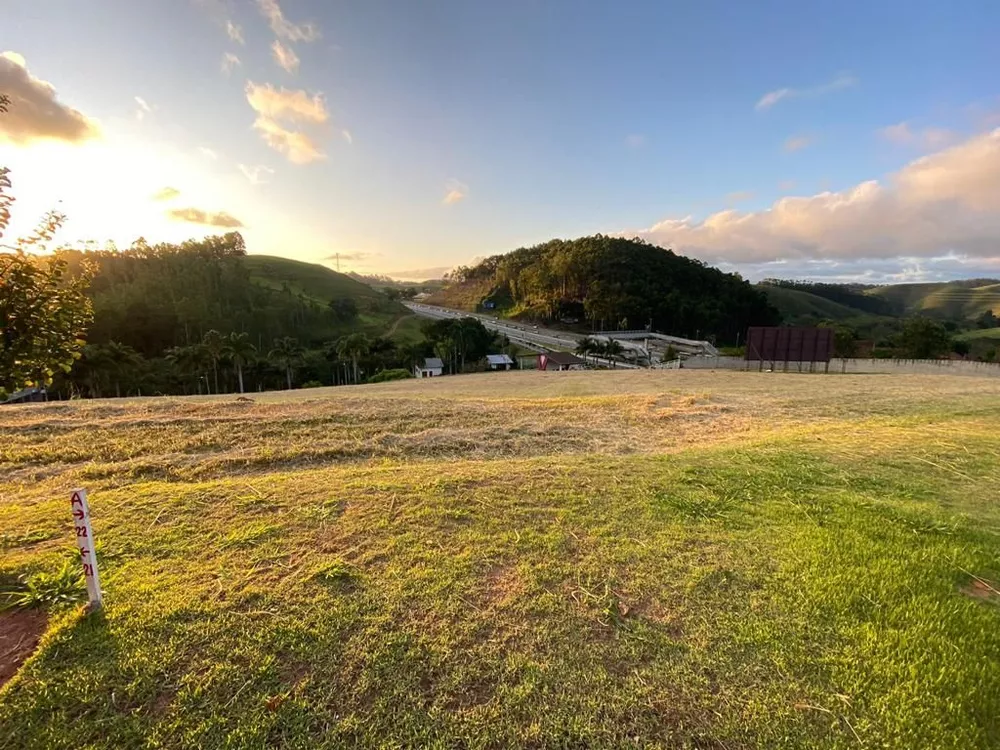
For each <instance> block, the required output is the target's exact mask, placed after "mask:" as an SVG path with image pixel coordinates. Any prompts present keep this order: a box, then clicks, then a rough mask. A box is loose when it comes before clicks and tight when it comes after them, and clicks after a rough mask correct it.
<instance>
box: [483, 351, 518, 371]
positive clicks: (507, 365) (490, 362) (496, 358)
mask: <svg viewBox="0 0 1000 750" xmlns="http://www.w3.org/2000/svg"><path fill="white" fill-rule="evenodd" d="M486 364H487V366H489V368H490V369H491V370H509V369H511V368H512V367H513V366H514V360H512V359H511V358H510V357H508V356H507V355H506V354H487V355H486Z"/></svg>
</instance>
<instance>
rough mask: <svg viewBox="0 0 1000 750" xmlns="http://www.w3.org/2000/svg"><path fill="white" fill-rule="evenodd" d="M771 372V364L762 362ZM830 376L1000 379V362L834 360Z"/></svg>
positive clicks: (670, 365) (718, 363) (706, 362)
mask: <svg viewBox="0 0 1000 750" xmlns="http://www.w3.org/2000/svg"><path fill="white" fill-rule="evenodd" d="M678 362H679V360H674V362H667V363H666V364H665V365H664V368H665V369H676V368H677V367H678V365H677V363H678ZM760 364H761V363H759V362H747V361H746V360H744V359H743V358H742V357H689V358H688V359H685V360H683V362H682V363H681V364H680V367H681V368H682V369H685V370H748V369H749V370H753V371H756V370H757V369H758V367H759V366H760ZM785 365H786V363H784V362H776V363H775V366H774V370H775V371H777V372H782V371H785V370H786V369H787V371H788V372H810V368H812V371H813V372H819V373H822V372H823V371H824V369H825V368H826V364H825V363H824V362H788V363H787V368H786V366H785ZM763 366H764V369H765V370H770V369H771V368H770V363H769V362H764V363H763ZM829 372H831V373H846V374H849V375H850V374H862V373H898V374H910V375H972V376H976V377H990V376H992V377H1000V362H972V361H969V360H962V359H831V360H830V369H829Z"/></svg>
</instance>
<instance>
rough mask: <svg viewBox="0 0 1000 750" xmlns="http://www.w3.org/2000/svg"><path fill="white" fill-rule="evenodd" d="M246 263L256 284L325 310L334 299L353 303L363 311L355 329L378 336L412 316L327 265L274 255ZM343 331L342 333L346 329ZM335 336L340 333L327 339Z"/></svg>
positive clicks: (397, 305)
mask: <svg viewBox="0 0 1000 750" xmlns="http://www.w3.org/2000/svg"><path fill="white" fill-rule="evenodd" d="M243 262H244V264H245V265H246V267H247V270H248V271H249V273H250V280H251V281H252V282H253V283H255V284H259V285H261V286H264V287H268V288H271V289H275V290H280V291H282V292H286V293H289V294H291V295H293V296H295V297H298V298H299V299H307V300H309V301H311V302H313V303H315V304H316V305H319V306H321V307H328V306H329V304H330V302H331V301H332V300H345V299H346V300H351V301H353V302H354V304H355V307H356V308H357V310H358V311H359V312H358V317H357V320H356V321H353V323H354V325H353V326H352V329H353V328H360V329H361V330H363V331H365V332H366V333H370V334H372V335H378V334H380V333H384V332H385V330H386V329H387V328H389V326H390V325H391V324H392V322H393V321H394V320H395V319H396V318H398V317H400V316H403V315H408V314H409V311H408V310H407V309H406V308H405V307H403V306H402V305H401V304H399V303H398V302H396V301H393V300H390V299H389V298H388V297H387V296H386V295H385V294H384V293H383V292H381V291H378V290H376V289H374V288H373V287H371V286H369V285H368V284H365V283H364V282H362V281H359V280H358V279H355V278H352V277H351V276H350V275H348V274H342V273H338V272H337V271H334V270H332V269H330V268H327V267H326V266H321V265H317V264H315V263H303V262H302V261H297V260H290V259H288V258H278V257H275V256H270V255H248V256H246V258H245V260H244V261H243ZM340 330H341V332H342V328H341V329H340ZM335 334H336V331H334V332H333V333H332V334H326V335H325V337H327V338H328V337H329V336H330V335H335ZM323 337H324V334H320V338H323Z"/></svg>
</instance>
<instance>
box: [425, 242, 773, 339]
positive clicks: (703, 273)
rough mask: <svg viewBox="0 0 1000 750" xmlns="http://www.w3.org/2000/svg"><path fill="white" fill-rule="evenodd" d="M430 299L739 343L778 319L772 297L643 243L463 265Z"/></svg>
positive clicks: (546, 247) (555, 245)
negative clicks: (741, 336) (752, 328)
mask: <svg viewBox="0 0 1000 750" xmlns="http://www.w3.org/2000/svg"><path fill="white" fill-rule="evenodd" d="M450 280H451V283H450V284H449V285H448V286H447V287H446V288H445V289H444V290H442V291H441V292H438V293H437V294H435V295H434V296H433V297H432V298H431V299H430V300H429V301H430V302H432V303H435V304H440V305H445V306H449V307H456V308H460V309H467V310H475V309H498V310H501V311H504V312H506V313H507V314H511V315H524V316H528V317H533V318H538V319H542V320H548V321H557V320H561V319H563V320H567V319H568V320H572V319H575V320H580V321H584V320H586V321H590V322H592V323H593V324H594V325H596V326H598V327H602V328H603V327H608V328H643V327H644V326H646V325H647V324H648V323H649V322H650V321H652V327H653V329H654V330H659V331H664V332H668V333H671V334H674V335H678V336H692V337H694V336H701V337H706V336H712V335H714V336H715V337H716V338H717V340H718V341H719V342H720V343H726V342H731V341H735V340H736V337H737V334H739V333H741V332H743V331H745V330H746V327H747V326H749V325H768V324H775V323H778V322H780V316H779V315H778V312H777V311H776V310H775V309H774V308H773V307H772V306H771V305H770V304H769V303H768V301H767V297H766V295H765V294H764V293H763V292H762V291H761V290H759V289H756V288H755V287H753V286H752V285H750V284H749V283H747V282H746V281H744V280H743V279H742V278H740V277H739V276H737V275H735V274H727V273H723V272H722V271H720V270H718V269H716V268H712V267H710V266H707V265H705V264H704V263H701V262H700V261H697V260H693V259H691V258H687V257H684V256H681V255H676V254H675V253H673V252H672V251H670V250H664V249H662V248H659V247H656V246H654V245H650V244H648V243H645V242H643V241H641V240H629V239H623V238H618V237H605V236H603V235H596V236H593V237H583V238H581V239H577V240H568V241H567V240H552V241H550V242H546V243H544V244H541V245H535V246H534V247H528V248H521V249H519V250H515V251H513V252H511V253H507V254H506V255H495V256H493V257H490V258H487V259H486V260H484V261H482V262H481V263H479V264H478V265H476V266H472V267H460V268H457V269H456V270H455V271H454V272H453V273H452V275H451V279H450Z"/></svg>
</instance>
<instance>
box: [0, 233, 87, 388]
mask: <svg viewBox="0 0 1000 750" xmlns="http://www.w3.org/2000/svg"><path fill="white" fill-rule="evenodd" d="M61 223H62V218H61V217H59V216H57V215H55V214H50V215H49V216H48V217H47V219H46V221H45V222H43V225H42V226H41V227H40V228H39V232H36V235H34V236H33V237H32V238H29V239H28V240H22V241H20V242H19V245H20V246H19V247H18V248H17V249H16V250H15V251H14V252H5V253H0V394H3V393H8V392H11V391H16V390H19V389H21V388H25V387H27V386H30V385H34V384H36V383H44V384H46V385H48V384H49V383H51V382H52V377H53V376H54V375H55V373H56V372H58V371H62V372H65V373H68V372H69V371H70V370H71V369H72V367H73V363H74V362H75V361H76V360H77V359H79V358H80V351H81V349H82V348H83V344H84V340H83V336H84V334H85V333H86V330H87V326H88V325H89V324H90V322H91V321H92V320H93V310H92V307H91V304H90V300H89V299H88V297H87V294H86V289H87V284H88V283H89V280H90V276H89V274H88V273H87V272H86V270H85V271H84V273H82V274H81V275H79V276H73V275H71V274H70V273H69V272H68V267H67V264H66V263H65V262H64V261H62V260H59V259H57V258H40V257H37V256H30V255H29V254H28V253H26V252H25V251H24V250H23V247H24V246H27V245H32V244H37V243H38V242H40V241H41V240H43V239H45V238H47V237H51V235H52V233H54V232H55V230H56V229H57V228H58V226H59V225H60V224H61Z"/></svg>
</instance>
